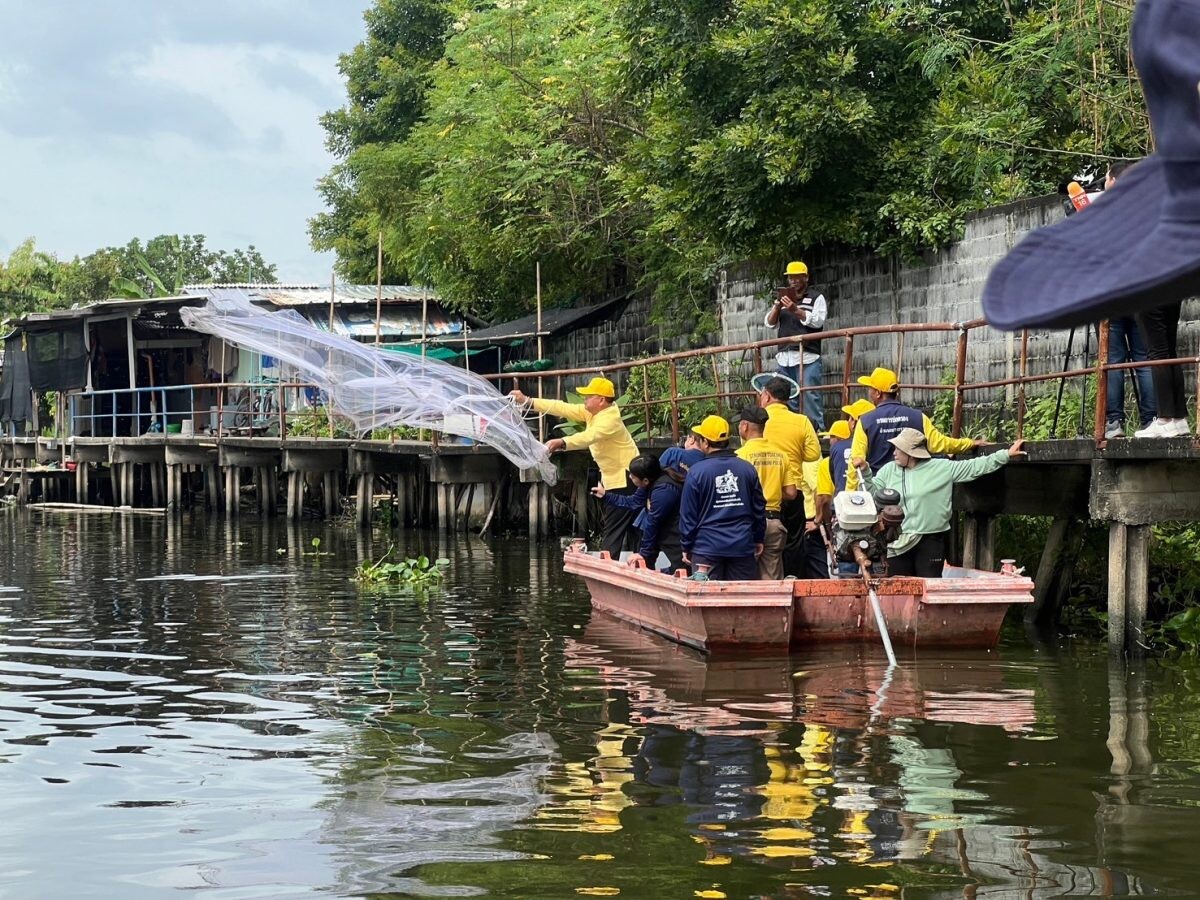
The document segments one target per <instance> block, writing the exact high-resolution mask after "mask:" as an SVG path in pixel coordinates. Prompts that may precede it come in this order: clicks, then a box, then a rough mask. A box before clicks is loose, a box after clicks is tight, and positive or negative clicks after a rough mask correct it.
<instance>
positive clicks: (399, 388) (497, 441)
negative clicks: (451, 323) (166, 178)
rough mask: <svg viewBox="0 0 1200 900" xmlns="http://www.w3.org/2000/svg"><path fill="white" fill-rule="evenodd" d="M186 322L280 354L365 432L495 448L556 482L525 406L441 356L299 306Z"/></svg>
mask: <svg viewBox="0 0 1200 900" xmlns="http://www.w3.org/2000/svg"><path fill="white" fill-rule="evenodd" d="M179 314H180V317H181V318H182V319H183V323H184V325H186V326H187V327H188V328H191V329H194V330H196V331H201V332H204V333H205V334H212V335H216V336H217V337H220V338H224V339H225V340H227V341H229V342H230V343H233V344H237V345H238V346H240V347H245V348H247V349H250V350H257V351H259V352H260V353H265V354H267V355H269V356H273V357H275V358H276V359H278V360H279V361H280V363H282V364H283V365H285V366H289V367H291V369H293V370H294V371H295V372H296V373H297V375H298V377H299V378H300V379H302V380H304V381H308V382H310V383H312V384H313V385H315V386H316V387H318V388H320V389H321V390H322V391H324V392H325V394H326V395H327V396H328V397H329V403H330V406H331V407H332V408H333V411H334V412H335V413H337V414H339V415H342V416H345V417H346V418H347V419H349V420H350V421H351V422H353V423H354V426H355V428H356V429H357V430H359V431H370V430H373V429H376V428H387V427H389V426H392V425H408V426H411V427H413V428H429V429H432V430H435V431H440V432H443V433H446V434H453V435H458V436H459V437H464V438H470V439H471V440H474V441H479V442H480V443H482V444H486V445H488V446H489V447H494V448H495V449H496V450H497V451H499V452H500V453H501V454H502V455H503V456H504V457H505V458H506V459H508V460H509V461H510V462H511V463H512V464H513V465H515V466H516V467H517V468H519V469H522V470H534V471H536V472H537V474H538V476H539V477H540V478H541V479H542V480H543V481H545V482H547V483H549V484H553V483H554V482H555V480H556V473H555V468H554V464H553V463H551V462H550V459H549V455H548V454H547V452H546V448H545V447H544V446H543V445H542V444H541V443H539V441H538V440H537V438H536V437H535V436H534V434H533V432H532V431H530V430H529V426H528V425H527V424H526V423H525V420H524V419H523V418H522V417H521V414H520V410H518V409H517V408H516V407H515V406H514V405H513V404H512V403H511V401H509V399H508V398H507V397H505V396H504V395H503V394H501V393H500V392H499V391H498V390H497V389H496V388H495V387H494V386H493V385H492V384H491V383H490V382H488V381H487V380H486V379H483V378H481V377H480V376H478V375H475V374H473V373H472V372H468V371H466V370H465V369H459V368H457V367H456V366H452V365H449V364H448V363H444V362H441V361H439V360H435V359H422V358H421V357H419V356H416V355H412V354H406V353H385V352H381V351H379V350H376V349H375V348H373V347H370V346H367V345H365V344H360V343H358V342H357V341H353V340H351V339H349V338H344V337H339V336H338V335H334V334H329V333H328V332H324V331H321V330H320V329H318V328H316V327H314V326H313V325H312V324H311V323H309V322H308V321H307V320H305V319H304V317H302V316H301V315H300V314H299V313H298V312H296V311H295V310H290V309H288V310H280V311H278V312H264V311H263V310H261V309H258V308H257V307H255V306H252V305H251V304H250V303H249V302H248V301H246V300H243V299H220V300H218V299H211V300H209V301H208V303H207V304H205V305H204V306H185V307H183V308H182V309H180V311H179Z"/></svg>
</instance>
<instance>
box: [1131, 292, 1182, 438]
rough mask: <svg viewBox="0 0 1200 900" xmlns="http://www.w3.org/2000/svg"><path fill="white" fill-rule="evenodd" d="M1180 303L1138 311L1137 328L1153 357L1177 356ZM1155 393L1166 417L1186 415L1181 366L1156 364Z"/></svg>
mask: <svg viewBox="0 0 1200 900" xmlns="http://www.w3.org/2000/svg"><path fill="white" fill-rule="evenodd" d="M1181 306H1182V304H1181V303H1168V304H1167V305H1166V306H1160V307H1159V308H1158V309H1148V310H1146V311H1145V312H1140V313H1138V314H1137V315H1136V316H1135V318H1136V319H1137V325H1138V329H1139V330H1140V331H1141V332H1142V340H1144V341H1145V342H1146V355H1147V356H1148V357H1150V359H1174V358H1175V357H1177V356H1178V355H1179V344H1178V340H1177V338H1178V336H1179V309H1180V307H1181ZM1150 374H1151V376H1152V377H1153V378H1154V397H1155V400H1156V401H1157V402H1158V414H1159V416H1160V417H1161V418H1164V419H1186V418H1187V401H1186V400H1185V399H1184V396H1183V372H1182V371H1181V370H1180V368H1179V366H1154V367H1153V368H1152V369H1151V370H1150Z"/></svg>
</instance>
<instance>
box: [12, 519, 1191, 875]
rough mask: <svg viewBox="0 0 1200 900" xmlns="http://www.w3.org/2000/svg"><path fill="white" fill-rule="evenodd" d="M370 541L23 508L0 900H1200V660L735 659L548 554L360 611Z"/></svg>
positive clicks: (1046, 649)
mask: <svg viewBox="0 0 1200 900" xmlns="http://www.w3.org/2000/svg"><path fill="white" fill-rule="evenodd" d="M313 538H319V539H320V546H319V548H314V546H313ZM374 540H375V543H374V544H372V543H371V539H369V538H363V537H360V536H358V535H356V534H355V533H354V532H353V531H352V530H349V529H339V528H335V527H325V526H321V525H317V524H312V525H306V526H305V527H303V528H301V529H296V530H289V529H287V528H286V527H285V526H283V525H282V524H278V525H277V524H275V523H267V524H260V523H257V522H253V521H246V522H243V523H241V524H240V525H233V526H228V525H227V524H226V523H224V522H222V521H220V520H213V519H206V518H202V517H197V518H195V519H191V520H188V521H185V522H184V523H182V524H180V525H175V526H172V525H168V523H167V522H165V521H164V520H161V519H152V518H145V517H127V518H118V519H110V518H109V517H108V516H101V515H95V514H90V515H81V514H54V515H51V514H47V513H43V512H26V513H18V512H14V511H9V512H7V513H5V514H4V515H3V516H2V517H0V546H2V547H3V549H4V552H3V556H2V557H0V584H2V585H3V587H2V588H0V786H2V790H0V895H3V896H6V897H21V898H25V897H66V896H71V897H157V896H164V895H168V894H172V893H175V892H178V891H194V890H202V891H204V892H205V893H206V894H210V895H212V896H218V897H267V896H283V897H295V896H302V895H305V894H317V893H323V894H329V895H334V896H361V895H367V894H371V895H390V896H413V897H442V896H476V895H480V896H482V895H487V896H497V897H516V898H526V897H529V898H532V897H537V898H541V897H548V898H572V897H579V896H621V897H626V898H660V897H662V898H665V897H723V896H724V897H746V898H750V897H753V898H759V897H772V898H773V897H809V896H834V897H841V896H851V897H899V896H904V897H906V898H911V897H995V898H999V897H1014V898H1016V897H1021V898H1028V897H1051V896H1054V897H1057V896H1063V895H1067V894H1070V895H1076V896H1078V895H1089V894H1090V895H1104V896H1111V895H1125V894H1153V893H1156V892H1163V893H1192V892H1193V891H1194V890H1195V884H1196V876H1197V875H1198V874H1200V852H1198V851H1197V850H1196V848H1195V846H1194V844H1195V836H1196V835H1197V834H1200V707H1198V705H1197V703H1196V700H1195V695H1196V686H1197V685H1198V684H1200V669H1198V667H1197V666H1196V665H1195V663H1193V662H1186V663H1185V662H1179V661H1174V662H1161V661H1158V662H1156V661H1151V662H1147V663H1144V664H1139V665H1129V664H1116V665H1113V664H1110V663H1109V661H1108V659H1107V657H1106V656H1105V654H1104V653H1103V652H1102V649H1101V648H1099V647H1097V646H1095V645H1092V644H1083V645H1080V644H1075V645H1072V644H1070V643H1063V644H1055V645H1048V646H1047V645H1042V646H1036V647H1035V646H1031V645H1030V643H1029V642H1028V640H1027V639H1026V638H1025V637H1024V636H1023V635H1021V634H1019V633H1013V634H1012V635H1011V636H1008V637H1006V639H1005V641H1004V642H1003V643H1002V645H1001V647H1000V649H999V650H998V651H997V652H993V653H972V654H956V655H953V656H929V655H922V656H920V657H919V658H918V659H915V660H913V659H912V658H909V659H907V660H904V661H903V662H902V665H901V666H900V667H899V669H898V670H896V671H895V672H894V673H893V676H892V677H891V678H890V679H887V678H886V667H885V666H884V665H883V664H882V659H881V657H880V656H879V655H877V654H875V653H874V652H873V651H871V650H869V649H858V648H825V649H823V650H820V651H814V652H808V653H802V654H796V655H793V656H792V657H790V658H778V659H754V660H743V661H727V660H718V661H711V662H709V661H706V660H705V659H704V658H703V657H701V656H699V655H697V654H695V653H693V652H691V651H688V650H684V649H682V648H679V647H676V646H674V645H672V644H670V643H668V642H665V641H662V640H659V639H657V638H655V637H653V636H649V635H646V634H642V633H639V632H636V631H634V630H632V629H630V628H628V627H626V626H624V625H622V624H619V623H616V622H614V621H611V620H608V619H606V618H604V617H602V616H599V615H596V616H593V615H592V613H591V611H590V609H589V607H588V602H587V594H586V591H585V590H584V589H583V588H582V586H581V585H579V584H577V583H576V582H575V581H574V580H573V579H571V578H569V577H567V576H564V575H563V574H562V573H561V572H560V571H559V558H558V555H557V553H556V552H555V551H554V550H553V548H551V547H530V546H529V545H528V544H527V543H525V542H523V541H515V540H504V541H499V540H498V541H494V542H484V541H481V540H479V539H469V538H461V537H460V538H442V539H441V540H442V542H443V543H442V545H441V546H440V547H438V546H437V545H436V540H437V538H436V537H435V536H432V535H419V536H416V537H415V538H414V539H413V540H414V543H413V545H412V546H409V547H403V548H401V549H402V551H406V552H413V553H415V552H419V551H425V552H438V553H440V554H442V555H445V556H447V557H449V558H450V560H451V566H450V575H449V579H448V583H447V585H446V586H445V588H444V589H443V590H441V591H439V592H436V593H434V594H433V595H431V596H429V597H427V598H419V597H413V596H405V595H403V594H394V593H393V594H383V595H366V594H362V593H360V592H359V591H358V590H357V589H356V587H355V586H354V584H353V583H352V582H351V580H350V575H351V573H352V571H353V568H354V566H355V564H356V563H357V561H358V560H359V559H363V558H366V557H368V556H372V555H376V554H378V553H380V552H382V551H383V549H385V545H384V543H383V540H384V539H383V538H382V537H379V536H376V538H375V539H374Z"/></svg>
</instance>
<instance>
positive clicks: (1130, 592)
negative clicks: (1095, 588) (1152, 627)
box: [1108, 522, 1150, 655]
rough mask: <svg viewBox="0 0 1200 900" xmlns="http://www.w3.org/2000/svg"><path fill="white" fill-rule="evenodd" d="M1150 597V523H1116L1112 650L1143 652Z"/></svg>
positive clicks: (1111, 561) (1111, 553)
mask: <svg viewBox="0 0 1200 900" xmlns="http://www.w3.org/2000/svg"><path fill="white" fill-rule="evenodd" d="M1149 599H1150V526H1149V525H1125V524H1122V523H1121V522H1112V523H1111V524H1110V525H1109V531H1108V649H1109V652H1110V653H1117V654H1119V653H1129V654H1132V655H1138V654H1140V653H1142V652H1143V650H1144V649H1145V648H1144V643H1145V641H1144V638H1143V630H1144V628H1145V622H1146V606H1147V604H1148V603H1149Z"/></svg>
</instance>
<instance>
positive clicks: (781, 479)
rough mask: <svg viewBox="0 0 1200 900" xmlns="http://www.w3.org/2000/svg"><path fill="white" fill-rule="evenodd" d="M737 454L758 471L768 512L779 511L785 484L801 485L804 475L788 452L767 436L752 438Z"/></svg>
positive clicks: (795, 486)
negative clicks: (798, 470) (797, 468)
mask: <svg viewBox="0 0 1200 900" xmlns="http://www.w3.org/2000/svg"><path fill="white" fill-rule="evenodd" d="M737 455H738V458H740V459H744V460H745V461H746V462H748V463H750V465H752V466H754V469H755V471H757V472H758V480H759V481H761V482H762V492H763V499H764V500H766V501H767V512H779V506H780V504H781V503H783V488H784V486H785V485H791V486H792V487H794V488H800V487H801V482H802V481H803V477H802V476H801V474H800V473H799V472H797V471H796V466H795V465H794V464H793V463H792V461H791V459H790V458H789V457H788V455H787V454H786V453H784V452H783V451H782V450H781V449H779V448H778V447H776V446H775V445H774V444H772V443H771V442H770V441H768V440H767V439H766V438H760V437H759V438H751V439H750V440H748V441H746V443H744V444H742V446H741V447H739V448H738V451H737Z"/></svg>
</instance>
